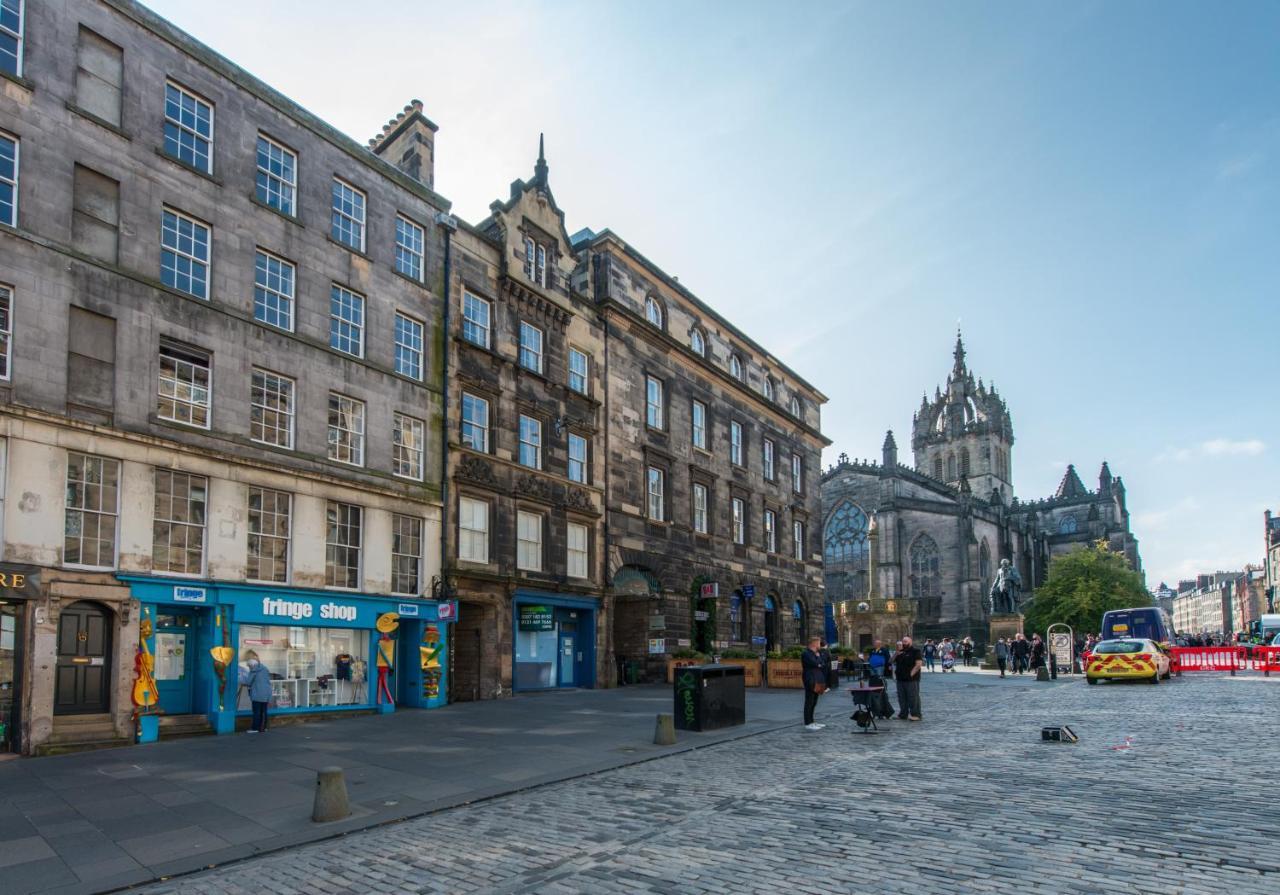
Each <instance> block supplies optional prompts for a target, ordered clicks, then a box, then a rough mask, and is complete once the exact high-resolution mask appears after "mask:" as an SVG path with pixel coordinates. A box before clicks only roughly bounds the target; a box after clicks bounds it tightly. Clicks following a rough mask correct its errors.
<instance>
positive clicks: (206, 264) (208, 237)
mask: <svg viewBox="0 0 1280 895" xmlns="http://www.w3.org/2000/svg"><path fill="white" fill-rule="evenodd" d="M169 216H172V217H173V218H174V219H175V224H174V227H173V233H174V235H175V244H174V245H172V246H170V245H168V244H167V243H166V242H165V239H166V237H167V234H168V233H169V228H168V226H167V224H168V217H169ZM183 222H186V223H188V224H190V225H191V237H190V238H191V243H192V248H193V250H194V248H195V247H196V246H197V245H198V244H199V243H198V240H197V236H198V235H199V233H198V231H199V230H203V231H204V248H205V257H204V258H203V259H201V258H200V257H198V256H197V255H195V254H193V253H192V252H187V251H185V250H183V249H182V248H181V247H180V246H181V242H180V240H182V238H183V235H182V232H181V229H180V228H181V224H182V223H183ZM166 253H167V254H170V255H172V256H173V257H174V259H178V258H181V259H185V260H186V262H187V263H188V264H190V265H191V269H190V270H188V271H187V272H186V274H185V276H186V277H187V279H188V280H191V281H193V282H194V279H195V278H194V276H193V273H194V269H195V267H197V266H198V267H200V268H201V269H202V270H203V272H204V279H203V282H202V286H203V290H202V291H201V292H193V291H191V290H190V289H183V288H182V287H181V286H179V285H178V281H179V273H180V271H179V269H178V265H177V264H176V263H175V264H173V265H172V270H173V279H174V281H173V282H172V283H166V282H165V281H164V278H165V255H166ZM212 267H213V227H212V226H211V225H209V224H206V223H205V222H204V221H202V220H200V219H199V218H196V217H192V216H191V215H189V214H187V213H186V212H185V211H179V210H178V209H177V208H175V207H173V206H172V205H164V206H161V209H160V282H161V283H162V284H163V285H164V286H165V288H167V289H172V290H174V291H175V292H180V293H182V294H183V295H189V296H191V297H192V298H198V299H199V300H201V301H209V300H210V292H211V289H212V284H211V283H210V280H211V279H212V277H211V276H210V273H211V268H212Z"/></svg>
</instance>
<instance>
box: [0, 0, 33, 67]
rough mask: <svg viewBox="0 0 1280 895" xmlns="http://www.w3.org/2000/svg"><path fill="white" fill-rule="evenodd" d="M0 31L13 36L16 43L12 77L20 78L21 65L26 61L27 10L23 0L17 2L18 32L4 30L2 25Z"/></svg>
mask: <svg viewBox="0 0 1280 895" xmlns="http://www.w3.org/2000/svg"><path fill="white" fill-rule="evenodd" d="M0 29H3V30H4V32H5V33H7V34H12V35H13V38H14V41H15V43H16V48H15V50H14V61H13V65H14V68H13V76H14V77H15V78H21V77H22V70H23V63H24V62H25V61H26V56H25V51H26V46H27V41H26V30H27V8H26V2H25V0H18V30H17V31H11V30H10V29H8V28H4V26H3V25H0Z"/></svg>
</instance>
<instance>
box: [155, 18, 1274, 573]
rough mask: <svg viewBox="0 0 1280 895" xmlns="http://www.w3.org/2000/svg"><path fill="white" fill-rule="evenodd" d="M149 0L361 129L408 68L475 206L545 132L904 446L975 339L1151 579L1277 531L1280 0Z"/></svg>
mask: <svg viewBox="0 0 1280 895" xmlns="http://www.w3.org/2000/svg"><path fill="white" fill-rule="evenodd" d="M151 6H152V7H153V8H154V9H156V10H157V11H158V12H160V13H161V14H162V15H165V16H166V17H168V18H170V19H171V20H172V21H174V22H175V23H176V24H177V25H179V26H180V27H182V28H184V29H185V30H187V31H189V32H191V33H193V34H194V35H195V36H196V37H197V38H199V39H201V40H203V41H204V42H205V43H207V44H209V45H210V46H212V47H213V48H214V49H216V50H219V51H220V52H222V53H224V54H225V55H227V56H228V57H230V58H231V59H233V60H234V61H236V62H237V63H239V64H240V65H242V66H244V67H245V68H247V69H249V70H250V71H251V72H253V73H254V74H256V75H258V76H259V77H261V78H262V79H264V80H265V81H267V82H268V83H270V84H272V85H273V86H275V87H276V88H278V89H280V90H281V91H283V92H284V93H285V94H286V95H288V96H290V97H292V98H293V99H295V100H297V101H298V102H300V103H301V104H303V105H304V106H306V107H307V108H309V109H311V110H312V111H314V112H315V113H317V114H318V115H320V116H321V117H323V118H325V119H326V120H328V121H330V122H332V123H333V124H334V125H336V126H337V127H339V128H341V129H343V130H344V131H346V132H348V133H350V134H351V135H352V136H354V137H357V138H359V139H361V140H364V139H367V138H368V137H370V136H372V135H373V134H375V133H376V132H377V131H378V130H379V129H380V128H381V126H382V124H383V123H384V122H385V121H386V120H387V119H388V118H390V117H391V116H392V115H394V114H395V113H396V112H397V111H398V110H399V109H400V108H401V107H402V106H403V105H404V104H405V103H406V102H407V101H408V100H409V99H410V98H413V97H417V98H420V99H422V101H423V102H424V104H425V111H426V112H427V114H428V116H429V117H430V118H432V120H434V121H435V122H436V123H437V124H438V125H440V132H439V134H438V136H437V168H436V184H437V188H438V189H439V191H440V192H442V193H443V194H444V195H446V196H447V197H449V198H450V199H452V200H453V202H454V207H455V210H456V211H457V212H458V213H459V214H461V215H462V216H463V217H465V218H468V219H470V220H479V219H480V218H482V217H484V215H485V214H486V212H487V208H488V205H489V203H490V202H491V201H492V200H493V199H496V198H499V197H503V196H504V195H505V191H506V187H507V184H509V183H510V181H511V180H512V179H514V178H516V177H525V176H528V175H529V173H530V172H531V169H532V165H533V160H534V156H535V154H536V148H537V138H538V133H539V132H540V131H545V132H546V135H547V156H548V161H549V163H550V166H551V183H552V186H553V188H554V190H555V194H556V198H557V200H558V202H559V204H560V205H561V207H563V208H564V209H565V212H566V216H567V219H568V225H569V229H570V231H571V232H572V231H573V230H576V229H578V228H580V227H584V226H586V227H592V228H593V229H600V228H602V227H606V226H607V227H611V228H613V229H614V230H615V231H617V232H618V233H620V234H621V235H622V236H623V237H624V238H626V239H627V240H628V241H629V242H631V243H632V244H633V245H635V246H636V247H637V248H638V249H639V250H640V251H642V252H644V253H645V254H646V255H647V256H649V257H650V258H652V259H654V260H655V261H657V262H658V263H659V264H661V265H662V266H663V267H664V268H665V269H666V270H668V271H669V272H671V273H673V274H677V275H678V276H679V277H680V281H681V283H683V284H685V285H686V286H688V287H689V288H690V289H692V290H693V291H694V292H696V293H697V294H698V295H699V296H701V297H702V298H703V299H704V300H706V301H707V302H709V303H710V304H712V305H713V306H714V307H716V308H717V309H718V310H719V311H721V313H723V314H725V315H726V316H728V317H730V318H731V319H733V320H734V321H735V322H736V323H738V324H739V325H740V326H741V327H742V328H743V329H745V330H746V331H747V332H748V333H751V334H752V335H754V336H755V337H756V338H757V340H759V341H761V342H762V343H764V344H766V345H767V346H769V347H770V348H771V349H772V350H773V351H774V352H775V353H776V354H777V355H778V356H779V357H780V358H782V359H783V360H784V361H785V362H787V363H789V364H790V365H791V366H792V367H793V368H794V369H795V370H797V371H798V372H799V373H801V374H802V375H803V376H805V377H806V378H807V379H809V380H810V381H811V382H813V383H814V384H815V385H817V386H818V387H819V388H821V389H822V390H823V391H824V392H825V393H826V394H827V395H828V396H829V397H830V403H829V404H828V405H827V406H826V408H825V412H824V419H823V428H824V429H825V431H826V432H827V434H828V435H829V436H830V437H831V438H832V439H833V440H834V441H835V445H834V446H833V447H832V448H831V449H830V451H829V452H828V454H827V457H826V462H831V461H833V460H834V458H835V457H836V455H837V454H838V453H839V452H841V451H844V452H847V453H849V454H850V455H851V456H855V457H861V456H875V455H876V454H877V453H878V451H879V446H880V443H881V440H882V439H883V437H884V430H885V429H887V428H893V429H894V430H895V431H896V432H897V433H898V437H899V443H900V445H901V446H903V447H904V448H905V447H906V444H907V442H909V439H910V435H909V433H910V425H911V413H912V411H913V410H914V409H915V407H916V406H917V405H918V404H919V401H920V395H921V392H922V391H924V390H926V389H927V390H929V391H930V392H932V390H933V388H934V386H935V385H936V384H938V383H939V382H940V381H941V380H942V379H943V378H945V376H946V374H947V372H948V370H949V369H950V363H951V357H950V352H951V348H952V344H953V342H954V339H955V328H956V323H957V320H959V321H961V322H962V325H963V327H964V331H965V341H966V344H967V346H968V349H969V360H970V365H971V367H972V368H973V369H974V370H975V372H976V373H978V374H979V375H981V376H983V377H984V378H986V379H987V380H988V381H991V380H993V379H994V380H995V382H996V384H997V385H998V387H999V388H1000V390H1001V392H1002V393H1003V394H1004V396H1005V398H1006V400H1007V401H1008V403H1009V407H1010V410H1011V413H1012V416H1013V422H1014V432H1015V436H1016V439H1017V441H1016V444H1015V446H1014V450H1013V467H1014V487H1015V491H1016V493H1017V494H1018V495H1019V496H1021V497H1024V498H1034V497H1041V496H1047V495H1049V494H1051V493H1052V491H1053V489H1054V488H1055V487H1056V485H1057V482H1058V480H1059V479H1060V478H1061V476H1062V473H1063V470H1064V468H1065V465H1066V464H1067V463H1068V462H1074V463H1075V464H1076V465H1077V467H1078V468H1079V469H1080V471H1081V475H1082V477H1083V478H1084V479H1085V482H1086V484H1090V483H1096V479H1095V476H1096V473H1097V469H1098V466H1099V465H1100V464H1101V462H1102V460H1103V459H1104V458H1105V459H1107V460H1109V461H1110V463H1111V468H1112V470H1113V471H1114V472H1115V473H1116V474H1118V475H1120V476H1122V477H1123V478H1124V481H1125V484H1126V486H1127V488H1128V493H1129V506H1130V510H1131V512H1132V513H1133V527H1134V529H1135V531H1136V533H1137V535H1138V537H1139V538H1140V540H1141V550H1142V554H1143V558H1144V562H1145V565H1146V567H1147V573H1148V582H1149V584H1151V585H1153V586H1154V585H1155V584H1156V583H1158V582H1159V581H1160V580H1161V579H1165V580H1168V581H1170V583H1173V582H1174V581H1175V580H1176V579H1177V578H1178V577H1180V576H1186V575H1189V574H1193V573H1195V572H1197V571H1212V570H1215V569H1218V568H1228V567H1230V568H1239V567H1240V566H1242V565H1243V564H1244V563H1245V562H1250V561H1254V562H1257V561H1260V559H1261V556H1262V511H1263V509H1264V508H1267V507H1270V508H1271V509H1273V510H1275V511H1278V512H1280V466H1278V465H1277V462H1276V460H1277V455H1278V453H1280V406H1278V404H1280V402H1278V400H1277V398H1278V395H1277V390H1278V387H1280V375H1277V370H1278V369H1280V313H1277V309H1276V303H1277V298H1278V294H1277V293H1278V289H1277V284H1278V283H1280V53H1278V52H1277V42H1276V40H1277V35H1278V34H1280V4H1276V3H1262V2H1258V3H1250V2H1232V3H1225V4H1215V3H1208V2H1201V3H1177V2H1162V3H1154V2H1150V3H1137V2H1125V3H1110V4H1104V3H1070V4H1067V3H1057V4H1048V3H1034V2H1017V3H1012V2H1007V3H981V4H980V3H976V2H965V3H960V2H956V3H932V4H898V3H894V4H887V3H840V4H836V3H831V4H823V3H797V4H753V3H734V4H729V3H716V4H712V3H663V2H646V3H643V4H623V3H599V2H590V3H586V2H583V3H576V2H564V3H538V2H524V3H520V4H518V5H517V4H512V3H488V2H467V3H449V4H440V3H433V2H388V0H382V2H378V3H369V4H364V5H361V6H360V7H358V8H353V7H352V6H351V4H349V3H345V2H344V3H338V2H330V0H315V2H309V3H295V2H273V3H263V2H261V0H257V2H252V3H251V2H244V0H220V2H218V3H216V4H212V3H208V2H207V0H156V2H153V3H152V4H151Z"/></svg>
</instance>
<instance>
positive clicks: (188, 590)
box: [173, 587, 209, 603]
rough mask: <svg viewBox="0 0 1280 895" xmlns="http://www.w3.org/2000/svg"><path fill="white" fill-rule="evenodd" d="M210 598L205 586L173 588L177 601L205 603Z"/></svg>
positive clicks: (175, 600)
mask: <svg viewBox="0 0 1280 895" xmlns="http://www.w3.org/2000/svg"><path fill="white" fill-rule="evenodd" d="M208 599H209V595H208V593H207V592H206V591H205V589H204V588H203V587H174V589H173V602H175V603H204V602H206V601H207V600H208Z"/></svg>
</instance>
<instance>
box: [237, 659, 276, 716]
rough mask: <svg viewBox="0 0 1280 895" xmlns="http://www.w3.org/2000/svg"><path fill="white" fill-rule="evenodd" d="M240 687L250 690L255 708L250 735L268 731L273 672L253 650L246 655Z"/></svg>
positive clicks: (250, 699)
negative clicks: (268, 708)
mask: <svg viewBox="0 0 1280 895" xmlns="http://www.w3.org/2000/svg"><path fill="white" fill-rule="evenodd" d="M240 685H241V686H243V687H248V688H249V702H250V704H251V705H252V706H253V724H252V725H251V726H250V727H249V733H262V732H263V731H265V730H266V729H267V706H268V705H269V704H270V702H271V672H269V671H267V666H265V665H263V664H262V662H261V660H259V659H258V654H257V653H255V652H254V651H253V650H249V652H247V653H245V654H244V664H243V665H241V666H240Z"/></svg>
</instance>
